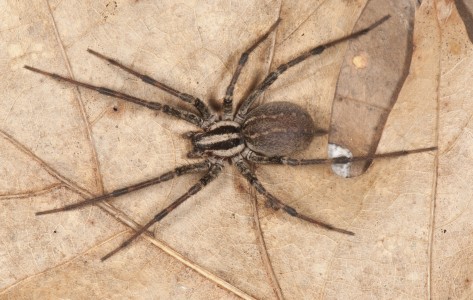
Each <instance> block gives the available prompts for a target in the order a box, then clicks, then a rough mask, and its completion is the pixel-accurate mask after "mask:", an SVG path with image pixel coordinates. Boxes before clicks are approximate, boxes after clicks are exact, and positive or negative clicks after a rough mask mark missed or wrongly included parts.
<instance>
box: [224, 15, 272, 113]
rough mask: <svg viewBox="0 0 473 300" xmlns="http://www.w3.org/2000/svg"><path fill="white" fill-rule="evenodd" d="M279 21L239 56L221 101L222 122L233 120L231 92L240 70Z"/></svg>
mask: <svg viewBox="0 0 473 300" xmlns="http://www.w3.org/2000/svg"><path fill="white" fill-rule="evenodd" d="M279 22H281V19H277V21H276V22H274V24H273V25H271V27H270V28H269V29H268V31H266V33H265V34H264V35H263V36H261V37H260V38H259V39H258V40H257V41H256V42H255V43H254V44H253V45H251V46H250V47H249V48H248V49H247V50H246V51H245V52H243V53H242V54H241V56H240V60H239V61H238V66H237V68H236V70H235V72H234V73H233V76H232V80H231V81H230V84H229V85H228V87H227V91H226V93H225V98H224V100H223V119H224V120H227V121H229V120H233V91H234V89H235V85H236V83H237V81H238V78H239V77H240V74H241V70H242V69H243V67H244V66H245V65H246V63H247V61H248V57H249V56H250V54H251V53H252V52H253V50H255V49H256V47H258V46H259V44H261V43H262V42H263V41H264V40H265V39H267V38H268V36H269V34H270V33H271V32H273V31H274V29H275V28H276V27H277V26H278V24H279Z"/></svg>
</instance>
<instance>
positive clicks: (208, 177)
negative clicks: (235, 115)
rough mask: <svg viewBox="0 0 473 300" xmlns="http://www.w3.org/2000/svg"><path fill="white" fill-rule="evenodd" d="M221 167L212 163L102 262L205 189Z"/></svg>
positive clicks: (103, 258) (218, 163)
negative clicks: (189, 185)
mask: <svg viewBox="0 0 473 300" xmlns="http://www.w3.org/2000/svg"><path fill="white" fill-rule="evenodd" d="M222 170H223V165H222V164H221V163H220V162H217V163H214V164H213V165H211V166H210V169H209V172H208V173H207V174H205V175H204V176H203V177H202V178H200V180H199V182H198V183H196V184H194V185H193V186H192V187H191V188H190V189H189V190H188V191H187V192H186V193H185V194H184V195H182V196H181V197H179V198H177V200H175V201H174V202H173V203H171V204H170V205H169V206H168V207H166V208H165V209H163V210H162V211H161V212H159V213H158V214H157V215H155V216H154V217H153V218H152V219H151V220H150V221H149V222H148V223H146V225H144V226H143V227H141V228H140V229H139V230H137V231H136V232H135V233H134V234H133V235H132V236H130V237H129V238H128V239H127V240H126V241H124V242H123V243H121V244H120V246H118V247H117V248H115V249H114V250H112V251H111V252H109V253H108V254H107V255H105V256H104V257H102V261H104V260H106V259H108V258H110V257H111V256H112V255H114V254H115V253H117V252H118V251H120V250H122V249H123V248H125V247H126V246H128V245H129V244H130V243H131V242H132V241H133V240H135V239H136V238H137V237H139V236H140V235H141V234H143V233H144V232H145V231H146V230H148V228H150V227H151V226H152V225H153V224H154V223H156V222H159V221H160V220H162V219H163V218H164V217H165V216H167V215H168V214H169V213H170V212H171V211H173V210H174V209H175V208H176V207H178V206H179V205H181V204H182V203H184V201H186V200H187V199H189V198H190V197H191V196H192V195H195V194H197V192H199V191H200V190H202V188H203V187H205V186H206V185H207V184H208V183H210V182H211V181H213V180H214V179H215V178H217V177H218V175H219V174H220V173H221V172H222Z"/></svg>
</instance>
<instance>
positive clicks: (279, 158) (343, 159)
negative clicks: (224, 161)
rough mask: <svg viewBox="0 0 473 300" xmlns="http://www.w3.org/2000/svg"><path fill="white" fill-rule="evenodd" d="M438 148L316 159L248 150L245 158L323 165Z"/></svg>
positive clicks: (254, 160)
mask: <svg viewBox="0 0 473 300" xmlns="http://www.w3.org/2000/svg"><path fill="white" fill-rule="evenodd" d="M434 150H437V147H429V148H420V149H414V150H402V151H394V152H387V153H380V154H373V155H369V156H355V157H347V156H340V157H334V158H314V159H297V158H290V157H284V156H273V157H267V156H264V155H260V154H257V153H255V152H253V151H247V152H246V155H245V158H246V159H247V160H249V161H251V162H254V163H257V164H276V165H289V166H304V165H322V164H346V163H350V162H356V161H372V160H374V159H386V158H393V157H398V156H405V155H409V154H413V153H421V152H428V151H434Z"/></svg>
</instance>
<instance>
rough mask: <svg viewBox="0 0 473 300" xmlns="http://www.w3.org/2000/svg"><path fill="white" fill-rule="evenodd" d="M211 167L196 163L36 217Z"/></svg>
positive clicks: (43, 212)
mask: <svg viewBox="0 0 473 300" xmlns="http://www.w3.org/2000/svg"><path fill="white" fill-rule="evenodd" d="M210 166H211V162H210V161H208V160H205V161H203V162H199V163H195V164H190V165H184V166H180V167H178V168H175V169H174V170H172V171H170V172H167V173H164V174H162V175H160V176H158V177H155V178H151V179H149V180H146V181H142V182H139V183H137V184H133V185H130V186H127V187H124V188H120V189H117V190H114V191H112V192H110V193H107V194H104V195H101V196H98V197H95V198H91V199H86V200H84V201H81V202H77V203H73V204H69V205H65V206H63V207H60V208H55V209H50V210H45V211H40V212H37V213H36V215H37V216H39V215H47V214H52V213H57V212H61V211H68V210H73V209H78V208H81V207H84V206H87V205H91V204H95V203H97V202H100V201H104V200H107V199H110V198H115V197H118V196H121V195H125V194H128V193H131V192H133V191H137V190H141V189H143V188H145V187H148V186H152V185H155V184H158V183H161V182H164V181H168V180H171V179H173V178H175V177H179V176H182V175H185V174H189V173H198V172H204V171H207V170H209V168H210Z"/></svg>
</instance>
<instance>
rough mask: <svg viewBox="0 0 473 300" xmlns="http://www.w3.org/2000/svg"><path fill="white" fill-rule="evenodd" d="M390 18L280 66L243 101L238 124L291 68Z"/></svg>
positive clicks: (236, 117)
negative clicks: (253, 105)
mask: <svg viewBox="0 0 473 300" xmlns="http://www.w3.org/2000/svg"><path fill="white" fill-rule="evenodd" d="M389 18H390V16H389V15H387V16H384V17H383V18H381V19H379V20H378V21H376V22H374V23H373V24H372V25H370V26H369V27H366V28H365V29H361V30H359V31H356V32H354V33H352V34H349V35H347V36H344V37H341V38H338V39H336V40H333V41H331V42H328V43H326V44H322V45H319V46H317V47H314V48H312V49H310V50H309V51H306V52H304V53H302V54H301V55H299V56H298V57H296V58H294V59H292V60H290V61H288V62H286V63H283V64H281V65H279V66H278V67H277V68H276V70H274V71H273V72H271V73H269V74H268V76H266V78H265V79H264V80H263V82H261V83H260V84H259V85H258V86H257V87H256V89H255V90H253V92H251V94H250V95H249V96H248V97H247V98H246V99H245V100H244V101H243V103H242V104H241V106H240V109H239V110H238V112H237V114H236V116H235V120H234V121H236V122H238V123H240V124H241V123H242V122H243V121H244V120H245V117H246V114H247V112H248V109H249V108H250V107H251V105H252V104H253V102H254V101H255V100H256V99H257V98H258V97H259V96H260V95H261V94H262V93H263V92H264V91H265V90H266V89H267V88H268V87H269V86H270V85H272V84H273V83H274V82H275V81H276V79H278V77H279V75H281V74H282V73H284V72H286V71H287V70H288V69H290V68H291V67H293V66H295V65H297V64H299V63H301V62H303V61H304V60H306V59H307V58H309V57H311V56H315V55H319V54H321V53H322V52H324V50H325V49H327V48H330V47H332V46H335V45H337V44H340V43H342V42H345V41H347V40H350V39H354V38H357V37H359V36H362V35H364V34H366V33H368V32H369V31H371V30H373V29H375V28H376V27H378V26H379V25H381V24H382V23H384V22H385V21H386V20H387V19H389Z"/></svg>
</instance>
